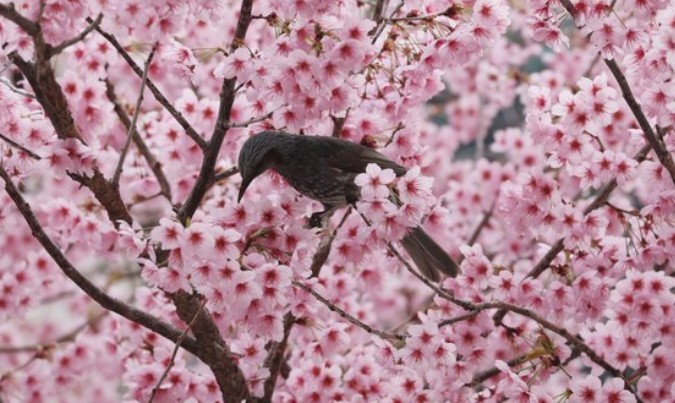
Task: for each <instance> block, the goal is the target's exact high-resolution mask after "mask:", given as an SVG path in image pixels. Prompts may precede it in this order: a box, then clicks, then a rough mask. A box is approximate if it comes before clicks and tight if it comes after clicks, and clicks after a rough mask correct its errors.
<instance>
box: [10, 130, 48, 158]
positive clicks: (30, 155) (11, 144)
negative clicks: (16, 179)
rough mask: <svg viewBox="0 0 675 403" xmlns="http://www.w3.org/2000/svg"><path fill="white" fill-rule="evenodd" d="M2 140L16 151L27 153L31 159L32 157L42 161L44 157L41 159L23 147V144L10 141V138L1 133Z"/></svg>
mask: <svg viewBox="0 0 675 403" xmlns="http://www.w3.org/2000/svg"><path fill="white" fill-rule="evenodd" d="M0 139H2V140H4V141H5V142H6V143H7V144H9V145H10V146H12V147H14V148H16V149H18V150H21V151H23V152H24V153H26V154H27V155H28V156H29V157H31V158H33V159H35V160H40V159H42V157H40V156H39V155H37V154H35V153H34V152H32V151H31V150H29V149H27V148H26V147H24V146H22V145H21V144H19V143H17V142H16V141H14V140H12V139H10V138H9V137H7V136H5V135H4V134H2V133H0Z"/></svg>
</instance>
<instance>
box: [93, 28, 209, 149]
mask: <svg viewBox="0 0 675 403" xmlns="http://www.w3.org/2000/svg"><path fill="white" fill-rule="evenodd" d="M87 22H89V23H90V24H91V23H93V20H92V19H91V18H87ZM94 29H95V30H96V32H98V33H99V34H101V36H103V37H104V38H105V39H106V40H107V41H108V42H110V44H111V45H112V46H113V47H114V48H115V50H117V53H119V54H120V56H122V58H123V59H124V61H126V62H127V64H128V65H129V67H131V69H132V70H133V71H134V73H136V75H137V76H138V77H143V70H142V69H141V68H140V67H138V65H137V64H136V62H135V61H134V59H132V58H131V55H129V52H127V51H126V49H124V46H122V45H121V44H120V43H119V42H118V41H117V38H115V35H112V34H109V33H107V32H105V31H104V30H102V29H101V28H100V27H99V26H94ZM146 85H147V86H148V89H149V90H150V92H152V95H153V96H154V97H155V99H156V100H157V102H159V103H160V105H162V106H163V107H164V109H166V110H167V112H169V114H170V115H171V116H173V118H174V119H176V122H178V124H179V125H180V126H181V127H182V128H183V130H185V134H187V135H188V136H189V137H190V138H191V139H192V140H193V141H194V142H195V143H197V145H198V146H199V147H200V148H202V149H204V148H206V146H207V142H206V140H204V138H202V136H200V135H199V133H197V131H196V130H195V129H194V128H193V127H192V126H191V125H190V123H188V121H187V120H185V118H184V117H183V114H182V113H180V112H179V111H178V110H177V109H176V108H175V107H174V106H173V104H171V102H170V101H169V100H168V99H167V98H166V97H165V96H164V94H162V92H161V91H160V90H159V88H157V86H156V85H155V83H153V82H152V80H149V79H148V80H147V83H146Z"/></svg>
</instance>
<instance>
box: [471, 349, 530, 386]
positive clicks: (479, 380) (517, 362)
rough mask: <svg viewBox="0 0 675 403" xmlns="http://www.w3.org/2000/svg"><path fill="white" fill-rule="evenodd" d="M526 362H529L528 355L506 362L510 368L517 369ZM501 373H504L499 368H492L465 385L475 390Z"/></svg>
mask: <svg viewBox="0 0 675 403" xmlns="http://www.w3.org/2000/svg"><path fill="white" fill-rule="evenodd" d="M525 361H527V355H526V354H523V355H519V356H518V357H515V358H512V359H510V360H508V361H507V362H506V365H508V366H509V367H515V366H518V365H520V364H522V363H524V362H525ZM501 372H502V371H501V370H500V369H498V368H497V367H492V368H490V369H488V370H486V371H483V372H480V373H478V374H476V375H474V377H473V378H472V379H471V382H469V383H467V384H465V385H464V386H468V387H470V388H474V387H476V386H478V385H480V384H481V383H483V382H485V381H486V380H488V379H490V378H492V377H493V376H496V375H499V373H501Z"/></svg>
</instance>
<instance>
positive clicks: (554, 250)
mask: <svg viewBox="0 0 675 403" xmlns="http://www.w3.org/2000/svg"><path fill="white" fill-rule="evenodd" d="M649 150H651V144H646V145H645V146H644V147H642V148H641V149H640V151H638V153H637V154H635V156H634V157H633V158H634V159H635V160H636V161H637V162H642V161H644V159H645V158H646V157H647V154H648V153H649ZM617 186H618V183H617V182H616V179H613V180H611V181H610V182H609V183H608V184H607V185H605V187H604V188H603V189H602V191H600V193H599V194H598V195H597V196H596V197H595V199H593V201H592V202H591V203H590V204H589V205H588V206H586V208H585V209H584V215H587V214H588V213H590V212H591V211H593V210H595V209H597V208H599V207H602V206H603V205H604V204H605V202H606V201H607V199H608V198H609V195H610V194H611V193H612V192H613V191H614V189H616V187H617ZM563 241H564V239H563V238H561V239H559V240H558V241H557V242H556V243H555V244H553V246H551V249H549V250H548V252H546V254H545V255H544V257H543V258H541V260H540V261H539V262H537V264H536V265H535V266H534V267H533V268H532V270H530V272H529V273H527V277H533V278H537V277H539V275H541V273H543V272H544V271H545V270H546V269H547V268H548V267H549V265H550V264H551V262H552V261H553V260H554V259H555V258H556V256H558V253H560V252H562V250H563V247H564V246H563Z"/></svg>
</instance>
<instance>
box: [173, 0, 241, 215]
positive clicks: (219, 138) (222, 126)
mask: <svg viewBox="0 0 675 403" xmlns="http://www.w3.org/2000/svg"><path fill="white" fill-rule="evenodd" d="M252 7H253V0H243V1H242V3H241V9H240V11H239V20H238V21H237V27H236V29H235V32H234V38H233V39H232V44H231V45H230V53H232V52H233V51H234V50H235V49H237V48H238V47H239V46H241V45H242V44H243V42H244V38H245V37H246V31H247V30H248V26H249V24H250V23H251V9H252ZM236 82H237V78H236V77H233V78H228V79H225V80H224V81H223V86H222V88H221V90H220V107H219V108H218V118H217V119H216V127H215V129H214V131H213V135H212V136H211V139H210V140H209V142H208V145H207V147H206V148H205V151H204V160H203V161H202V166H201V168H200V170H199V176H198V177H197V181H196V182H195V185H194V187H193V188H192V191H191V192H190V195H189V196H188V198H187V200H186V201H185V203H184V204H183V207H182V208H181V209H180V211H179V212H178V217H179V219H180V221H181V222H182V223H183V224H185V223H186V222H187V221H188V220H189V219H190V218H191V217H192V215H193V214H194V213H195V211H197V208H198V207H199V205H200V204H201V202H202V199H203V198H204V195H205V194H206V192H207V191H208V189H209V187H210V184H211V181H212V180H213V170H214V167H215V165H216V161H217V159H218V154H219V153H220V147H221V146H222V145H223V140H224V139H225V135H226V134H227V130H228V128H227V123H228V122H229V121H230V114H231V112H232V106H233V105H234V98H235V95H236V91H235V85H236Z"/></svg>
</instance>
